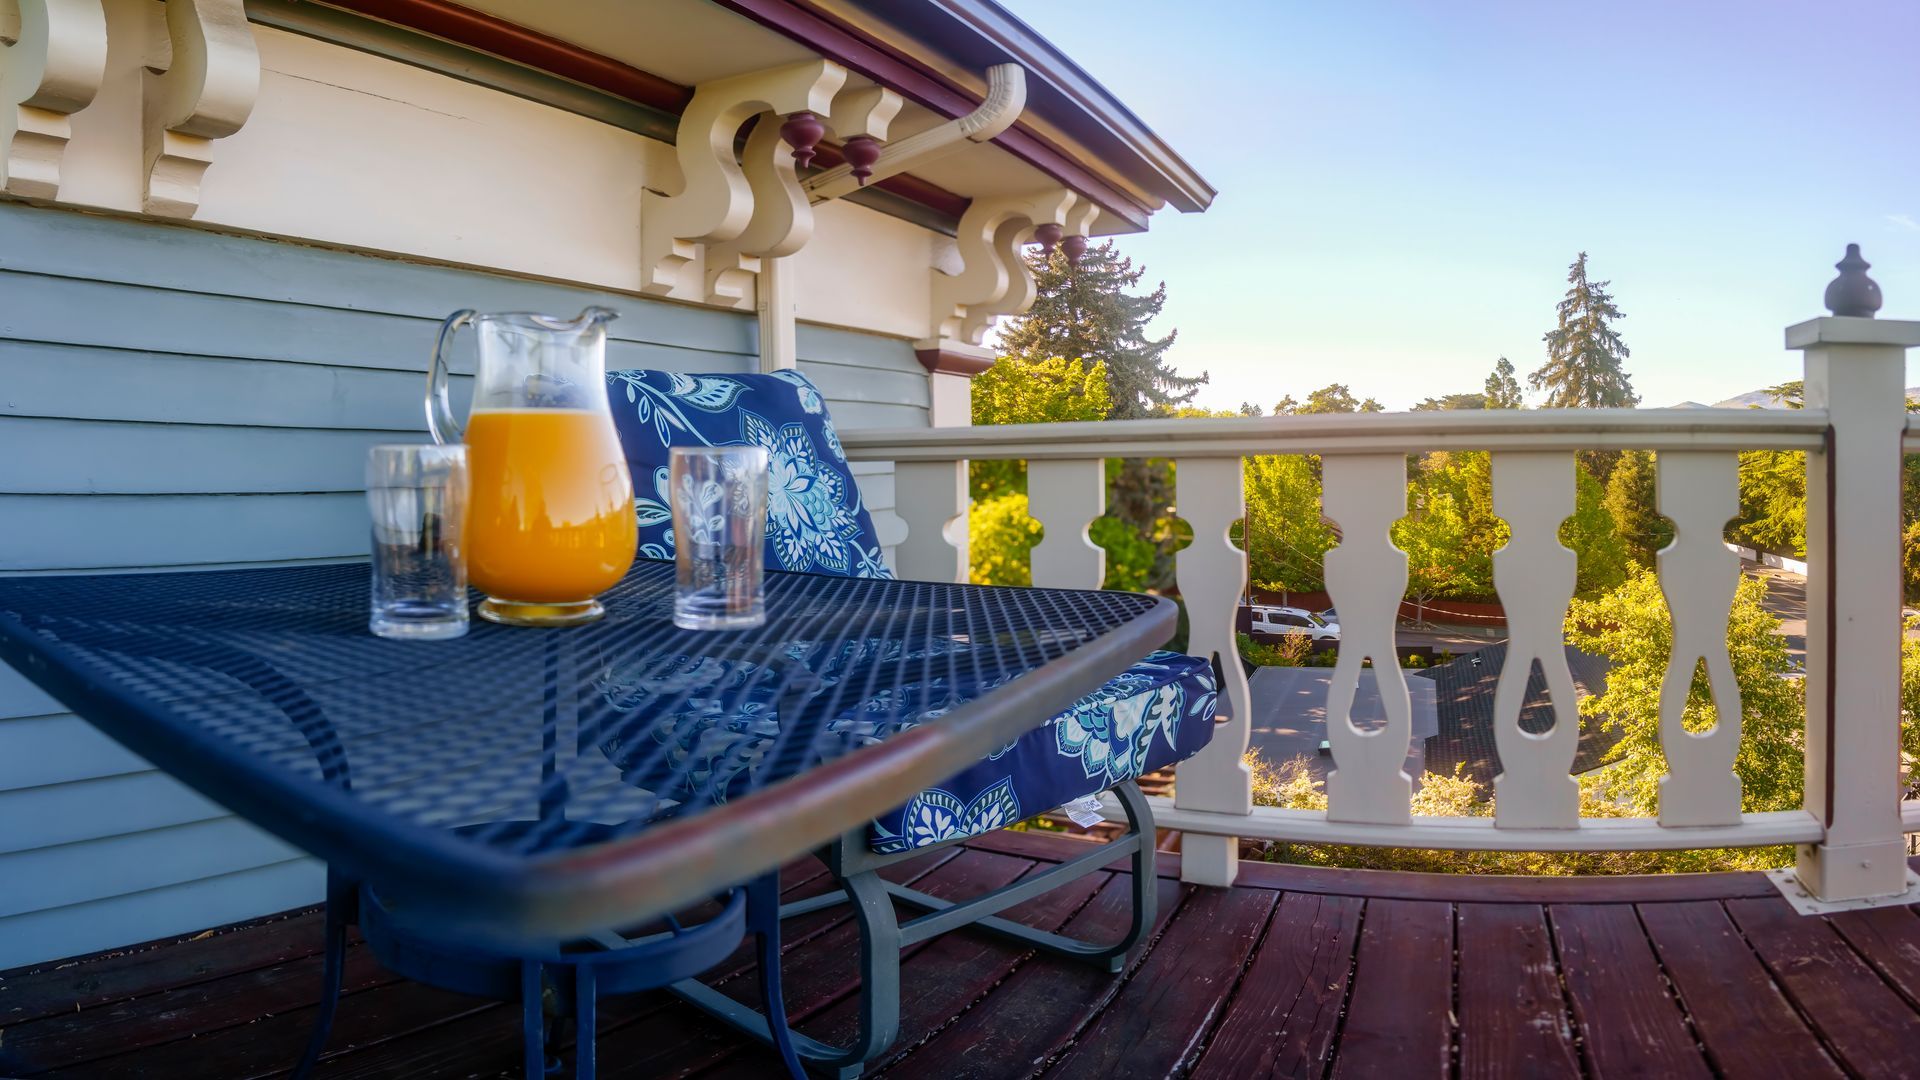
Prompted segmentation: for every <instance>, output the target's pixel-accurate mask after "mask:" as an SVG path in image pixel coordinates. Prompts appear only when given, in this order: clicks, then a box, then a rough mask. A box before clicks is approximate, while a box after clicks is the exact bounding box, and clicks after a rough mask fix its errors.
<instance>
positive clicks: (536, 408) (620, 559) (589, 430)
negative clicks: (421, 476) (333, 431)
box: [427, 308, 638, 626]
mask: <svg viewBox="0 0 1920 1080" xmlns="http://www.w3.org/2000/svg"><path fill="white" fill-rule="evenodd" d="M611 318H613V312H610V311H607V310H606V309H604V308H588V309H587V310H586V311H584V312H582V313H581V314H580V317H579V318H578V319H574V320H572V321H561V320H556V319H552V318H549V317H547V316H544V315H524V314H508V315H475V314H474V313H473V312H470V311H468V312H456V313H455V314H454V315H453V316H452V317H451V318H449V319H448V320H447V323H446V325H445V327H443V329H442V331H441V339H440V344H439V346H436V348H435V352H434V367H433V373H432V374H431V375H430V376H429V378H430V380H431V382H430V384H429V396H428V402H427V414H428V422H429V426H430V428H431V429H432V431H433V435H434V438H435V439H436V440H437V441H441V442H447V441H451V440H450V439H448V438H447V435H448V434H449V433H454V434H456V435H457V434H458V429H457V428H456V427H455V426H454V422H453V415H452V408H451V405H450V403H449V402H448V399H447V387H446V363H445V359H444V352H445V345H446V343H447V341H448V340H449V339H450V338H451V337H452V335H453V333H454V332H455V331H456V330H457V329H458V328H459V327H460V326H462V325H465V324H466V323H468V322H472V323H473V324H474V326H475V328H476V329H477V330H478V332H479V337H480V366H479V370H478V373H477V375H476V377H475V384H474V399H473V413H472V415H471V416H470V417H469V419H468V421H467V428H466V431H465V433H464V440H465V442H466V445H467V462H468V467H467V471H468V475H469V476H470V478H471V484H472V494H471V498H470V500H469V509H468V513H467V537H466V548H467V560H468V562H467V567H468V568H467V574H468V579H469V580H470V581H471V582H472V583H473V585H474V586H475V587H476V588H479V589H480V590H482V591H483V592H485V593H486V594H487V598H486V600H484V601H482V602H481V604H480V615H481V616H482V617H483V618H487V619H491V620H493V621H494V622H502V623H512V624H515V625H522V626H567V625H572V624H574V623H581V622H589V621H591V620H593V619H597V618H599V617H600V616H601V615H603V614H605V609H604V608H602V607H601V605H600V603H599V601H598V600H596V599H595V597H596V596H598V595H599V594H600V593H603V592H605V591H606V590H608V589H610V588H612V587H613V585H614V584H615V583H616V582H618V581H619V580H620V578H621V576H622V575H624V574H625V573H626V572H627V569H628V567H630V566H631V565H632V564H633V556H634V550H635V545H636V543H637V540H638V538H637V528H636V523H635V520H634V516H633V482H632V479H631V477H630V476H629V475H628V473H627V465H626V455H625V454H624V453H622V451H621V449H620V437H619V435H618V434H617V433H616V432H615V431H614V427H613V417H612V415H611V414H610V413H609V412H608V408H607V395H606V330H605V328H604V323H605V322H606V321H607V320H608V319H611Z"/></svg>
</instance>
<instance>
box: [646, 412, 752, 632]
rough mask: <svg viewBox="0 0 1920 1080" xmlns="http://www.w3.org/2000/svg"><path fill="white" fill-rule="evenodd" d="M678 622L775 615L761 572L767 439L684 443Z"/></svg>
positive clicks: (677, 489) (677, 482)
mask: <svg viewBox="0 0 1920 1080" xmlns="http://www.w3.org/2000/svg"><path fill="white" fill-rule="evenodd" d="M667 482H668V485H669V486H670V488H671V490H672V493H673V540H674V556H675V562H676V563H677V565H678V571H679V572H678V575H677V576H676V578H675V583H674V590H673V623H674V625H675V626H679V627H683V628H685V629H688V630H739V629H744V628H746V627H753V626H759V625H760V624H761V623H763V622H765V621H766V619H767V613H766V608H765V606H764V604H763V603H762V600H761V594H760V579H761V576H762V573H761V570H762V565H763V562H764V559H765V556H764V554H763V549H762V545H763V543H764V540H765V537H766V532H767V451H766V449H765V448H764V447H759V446H701V447H676V448H675V449H674V451H673V459H672V463H671V465H670V467H669V475H668V479H667Z"/></svg>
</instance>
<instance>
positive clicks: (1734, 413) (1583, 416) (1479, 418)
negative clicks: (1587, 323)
mask: <svg viewBox="0 0 1920 1080" xmlns="http://www.w3.org/2000/svg"><path fill="white" fill-rule="evenodd" d="M1827 424H1828V417H1827V413H1826V411H1825V410H1822V409H1792V410H1788V409H1514V410H1504V409H1494V410H1484V411H1482V410H1458V411H1449V412H1411V413H1321V414H1313V415H1305V416H1297V415H1296V416H1247V417H1189V418H1166V419H1149V420H1079V421H1068V422H1063V423H1051V424H1002V425H996V426H990V427H952V428H865V429H860V430H847V431H842V432H841V433H840V442H841V445H842V446H843V447H844V448H845V449H846V451H847V456H848V457H850V458H852V459H854V460H859V461H951V460H961V459H975V460H987V459H999V458H1025V459H1029V460H1031V459H1036V458H1037V459H1043V460H1044V459H1064V458H1093V457H1146V456H1151V457H1171V456H1173V455H1175V454H1178V455H1179V456H1181V457H1188V458H1193V457H1220V458H1226V457H1243V456H1247V455H1253V454H1380V453H1409V454H1412V453H1425V452H1427V451H1430V450H1504V451H1559V450H1602V449H1632V450H1819V449H1820V448H1821V446H1822V439H1823V437H1824V435H1825V432H1826V429H1827Z"/></svg>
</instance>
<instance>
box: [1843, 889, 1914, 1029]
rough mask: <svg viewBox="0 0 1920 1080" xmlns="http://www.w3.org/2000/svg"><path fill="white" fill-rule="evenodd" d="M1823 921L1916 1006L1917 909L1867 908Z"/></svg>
mask: <svg viewBox="0 0 1920 1080" xmlns="http://www.w3.org/2000/svg"><path fill="white" fill-rule="evenodd" d="M1827 922H1828V923H1829V924H1830V925H1831V926H1832V927H1833V928H1834V929H1835V930H1838V931H1840V936H1841V937H1844V938H1846V939H1847V941H1848V943H1849V944H1851V945H1852V946H1853V947H1854V950H1855V951H1856V952H1858V953H1859V954H1860V955H1861V956H1864V957H1866V960H1867V963H1869V964H1872V965H1873V967H1874V970H1875V971H1878V972H1879V973H1880V977H1881V978H1883V979H1885V980H1887V982H1888V984H1889V985H1891V986H1892V987H1893V988H1894V989H1896V990H1898V991H1900V993H1901V995H1902V996H1904V997H1905V998H1906V999H1907V1003H1908V1004H1909V1005H1912V1006H1914V1007H1916V1008H1920V912H1916V911H1915V910H1914V909H1913V908H1910V907H1883V908H1869V909H1867V910H1866V911H1842V912H1839V913H1838V914H1834V915H1829V916H1827Z"/></svg>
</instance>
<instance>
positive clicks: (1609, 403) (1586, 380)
mask: <svg viewBox="0 0 1920 1080" xmlns="http://www.w3.org/2000/svg"><path fill="white" fill-rule="evenodd" d="M1610 284H1612V282H1608V281H1591V280H1589V279H1588V278H1587V253H1586V252H1584V251H1583V252H1581V253H1580V256H1579V258H1577V259H1575V260H1574V261H1573V265H1572V266H1571V267H1570V268H1568V270H1567V295H1566V299H1564V300H1562V301H1560V305H1559V324H1558V325H1557V326H1555V327H1554V328H1553V329H1552V330H1549V331H1547V333H1546V335H1545V337H1544V340H1545V341H1546V343H1547V362H1546V363H1545V364H1542V365H1541V366H1540V368H1539V370H1537V371H1535V372H1534V373H1533V374H1532V375H1529V376H1528V377H1527V381H1528V382H1530V383H1532V384H1533V388H1534V389H1535V390H1545V391H1546V392H1547V407H1548V408H1553V409H1563V408H1588V409H1606V408H1631V407H1632V406H1634V405H1638V404H1639V403H1640V395H1638V394H1636V393H1634V392H1633V381H1632V380H1631V379H1629V378H1628V377H1627V372H1626V369H1625V368H1624V367H1623V366H1622V362H1623V361H1625V360H1626V358H1627V357H1628V356H1629V355H1631V353H1630V352H1629V351H1628V349H1627V345H1626V342H1624V341H1622V340H1621V339H1620V334H1619V333H1618V332H1617V331H1615V330H1614V329H1613V323H1614V321H1615V320H1616V319H1620V318H1622V317H1623V316H1622V315H1621V314H1620V309H1619V308H1618V307H1616V306H1614V302H1613V295H1612V294H1611V293H1609V292H1607V286H1608V285H1610Z"/></svg>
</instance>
